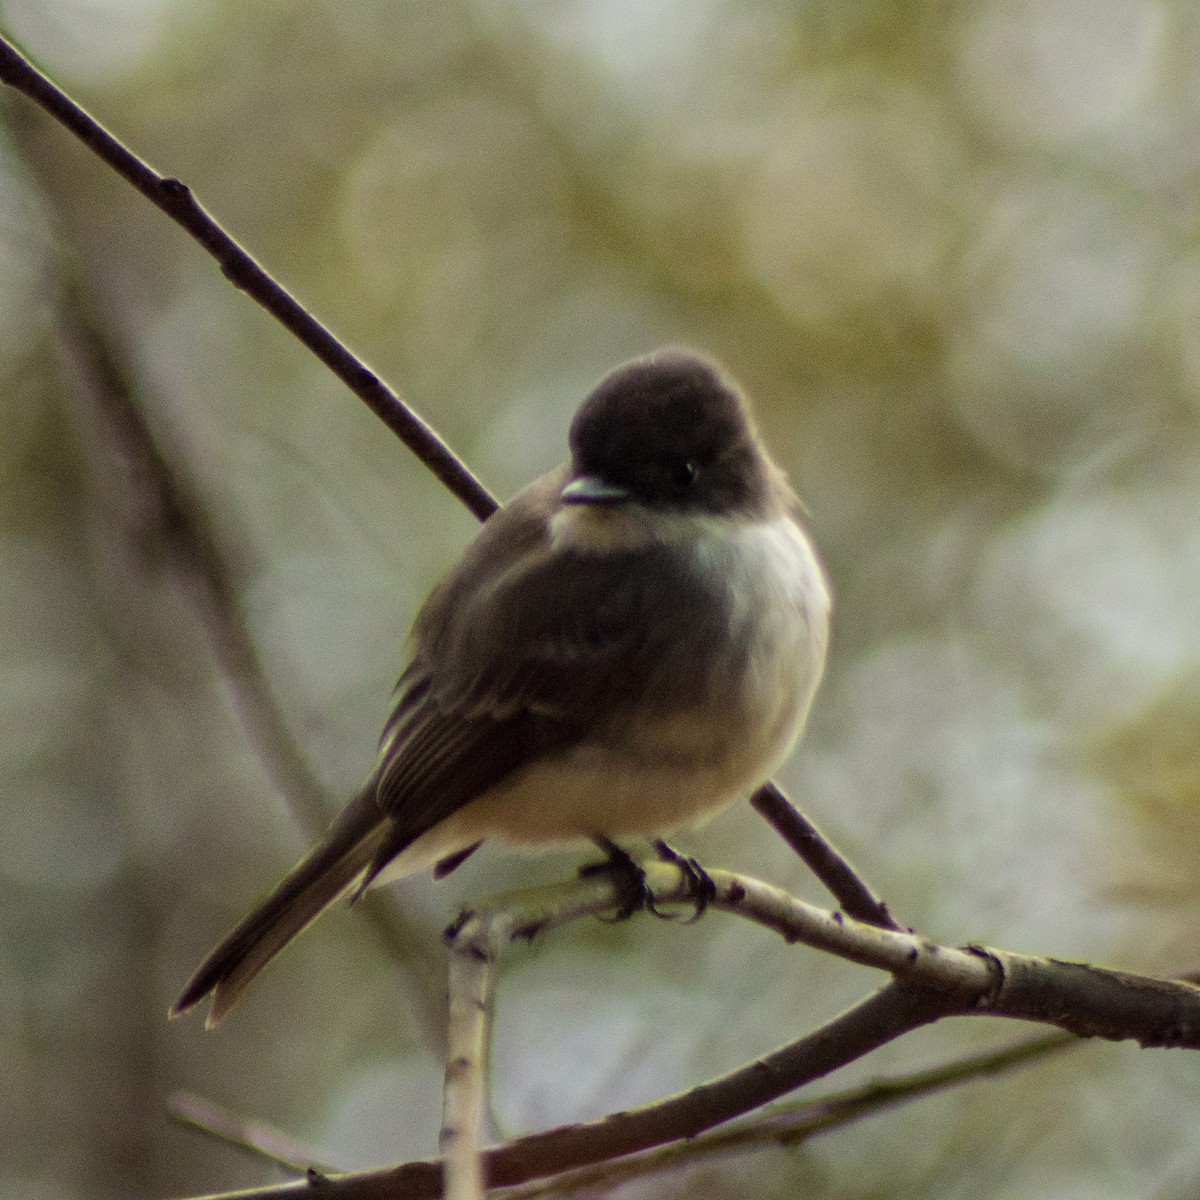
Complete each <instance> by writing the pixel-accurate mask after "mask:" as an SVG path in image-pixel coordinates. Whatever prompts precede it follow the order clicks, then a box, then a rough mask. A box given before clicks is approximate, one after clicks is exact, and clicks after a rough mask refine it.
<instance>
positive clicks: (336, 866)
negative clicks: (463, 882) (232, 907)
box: [171, 797, 388, 1029]
mask: <svg viewBox="0 0 1200 1200" xmlns="http://www.w3.org/2000/svg"><path fill="white" fill-rule="evenodd" d="M362 799H363V798H362V797H360V803H358V804H356V803H352V804H351V805H350V806H349V807H348V808H347V810H346V811H345V812H343V814H342V816H341V817H340V818H339V819H338V820H337V821H335V822H334V825H333V827H332V828H331V829H330V831H329V833H328V835H327V836H326V837H325V839H324V840H323V841H322V842H321V844H320V845H318V846H317V847H316V848H315V849H314V850H313V851H312V853H311V854H309V855H308V857H307V858H305V859H304V860H303V861H302V862H300V864H299V865H298V866H297V867H296V868H295V869H294V870H292V871H291V872H290V873H289V874H288V875H286V876H285V877H284V878H283V879H282V880H281V881H280V883H279V885H278V886H277V887H276V888H275V889H274V891H272V892H271V894H270V895H269V896H267V898H266V899H265V900H263V902H262V903H261V904H259V905H258V906H257V907H256V908H255V909H254V910H253V911H252V912H251V913H250V914H249V915H248V916H247V917H246V918H245V919H244V920H243V921H241V923H240V924H238V926H237V927H236V928H235V929H234V930H233V931H232V932H231V933H230V934H228V936H226V937H225V938H224V939H223V940H222V941H221V943H220V944H219V945H218V946H217V947H216V949H214V950H213V952H212V953H211V954H210V955H209V956H208V957H207V958H206V959H205V960H204V961H203V962H202V963H201V964H200V966H199V967H197V969H196V973H195V974H194V975H193V976H192V978H191V979H190V980H189V981H188V983H187V986H186V987H185V988H184V989H183V991H182V993H180V996H179V999H178V1000H176V1001H175V1003H174V1004H173V1005H172V1006H171V1016H172V1017H177V1016H179V1015H180V1014H181V1013H185V1012H187V1010H188V1009H190V1008H192V1007H193V1006H194V1005H196V1004H198V1003H199V1002H200V1001H201V1000H203V999H204V997H205V996H207V995H208V994H209V993H210V992H212V993H214V994H213V1000H212V1007H211V1008H210V1009H209V1013H208V1018H207V1020H206V1021H205V1026H206V1028H208V1029H212V1028H213V1027H214V1026H216V1025H218V1024H219V1023H220V1022H221V1021H222V1020H223V1019H224V1018H225V1016H226V1015H227V1014H228V1012H229V1010H230V1009H231V1008H232V1007H233V1006H234V1004H236V1003H237V1001H238V999H239V998H240V996H241V994H242V992H243V991H245V989H246V987H247V985H248V984H249V983H250V981H251V980H252V979H253V978H254V977H255V976H256V975H257V974H258V973H259V971H261V970H262V969H263V967H265V966H266V965H267V963H269V962H270V961H271V959H273V958H274V957H275V955H276V954H278V953H279V952H280V950H282V949H283V948H284V946H286V945H287V944H288V942H290V941H291V940H292V938H294V937H295V936H296V935H297V934H299V933H300V932H301V931H302V930H304V929H305V928H306V927H307V926H308V925H309V924H311V923H312V922H313V921H314V920H315V919H316V918H317V917H318V916H320V914H321V913H322V912H323V911H324V910H325V909H326V908H328V907H329V905H331V904H332V903H333V902H334V901H335V900H337V898H338V897H339V896H341V895H342V894H343V893H345V892H347V891H349V889H350V888H351V887H353V886H354V884H355V883H356V882H357V881H358V879H359V878H360V876H362V874H363V872H364V871H365V870H366V869H367V867H368V866H369V865H370V864H371V860H372V858H373V857H374V855H375V851H376V849H377V848H378V846H379V844H380V842H381V841H382V840H383V839H384V837H385V836H386V835H387V829H388V822H386V821H379V819H378V809H377V808H376V809H375V812H374V819H373V820H370V821H369V822H368V821H364V820H362V817H363V816H365V815H366V814H364V813H363V811H362V807H361V806H360V805H361V801H362ZM356 808H357V809H358V813H355V812H354V811H353V810H355V809H356ZM355 816H357V817H358V818H359V819H358V820H357V821H356V820H354V819H353V818H354V817H355ZM348 818H351V819H348ZM356 826H357V828H356Z"/></svg>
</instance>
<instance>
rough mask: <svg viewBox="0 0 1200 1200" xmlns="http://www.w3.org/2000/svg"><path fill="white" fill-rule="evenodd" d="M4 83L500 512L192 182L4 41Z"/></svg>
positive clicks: (472, 499)
mask: <svg viewBox="0 0 1200 1200" xmlns="http://www.w3.org/2000/svg"><path fill="white" fill-rule="evenodd" d="M0 82H3V83H6V84H8V86H9V87H11V88H14V89H16V90H17V91H18V92H22V93H23V94H24V95H26V96H28V97H29V99H31V100H32V101H33V102H34V103H35V104H37V105H38V106H39V107H41V108H42V109H44V110H45V111H46V112H47V113H49V114H50V115H51V116H52V117H53V118H54V119H55V120H56V121H58V122H59V123H60V124H62V125H63V126H65V127H66V128H67V129H69V130H70V131H71V132H72V133H73V134H74V135H75V136H76V137H77V138H78V139H79V140H80V141H81V142H83V144H84V145H85V146H87V147H88V149H90V150H91V151H92V152H93V153H95V154H96V155H98V156H99V157H100V158H101V159H103V160H104V162H106V163H107V164H108V165H109V166H110V167H112V169H113V170H114V171H116V172H117V174H118V175H120V176H121V178H122V179H125V180H126V181H127V182H128V183H130V184H132V185H133V186H134V187H135V188H137V190H138V191H139V192H141V193H142V195H143V196H145V197H146V199H147V200H149V201H150V203H151V204H153V205H154V206H155V207H156V208H158V209H159V210H160V211H161V212H163V213H165V214H166V215H167V216H168V217H170V218H171V220H172V221H174V222H175V223H176V224H177V225H179V226H180V227H181V228H182V229H184V230H185V231H186V232H187V233H189V234H191V236H192V237H193V238H194V239H195V240H196V241H197V242H199V243H200V245H201V246H203V247H204V249H205V250H207V251H208V253H209V254H211V255H212V257H213V258H215V259H216V261H217V263H218V265H219V266H220V268H221V271H222V273H223V274H224V275H225V277H226V278H227V279H228V280H229V281H230V283H232V284H233V286H234V287H236V288H238V289H239V290H241V291H243V292H245V293H246V295H247V296H249V297H250V298H251V299H252V300H254V301H255V302H256V303H258V304H260V305H261V306H262V307H263V308H265V309H266V310H267V312H269V313H270V314H271V315H272V316H273V317H274V318H275V319H276V320H277V321H279V323H280V324H281V325H283V326H284V327H285V328H286V329H288V330H290V331H291V333H292V334H294V335H295V336H296V338H298V339H299V340H300V341H301V342H302V343H303V344H304V345H305V346H307V347H308V348H309V350H311V351H312V352H313V354H315V355H316V356H317V357H318V358H319V359H320V360H321V361H322V362H323V363H324V364H325V365H326V366H327V367H328V368H329V369H330V370H331V371H332V372H333V373H334V374H335V375H336V376H337V377H338V378H339V379H341V380H342V382H343V383H345V384H346V386H347V387H348V388H350V390H351V391H352V392H354V394H355V395H356V396H358V398H359V399H360V400H362V401H363V403H364V404H366V405H367V407H368V408H370V410H371V411H372V412H373V413H374V414H375V415H376V416H377V417H378V418H379V419H380V420H381V421H382V422H383V423H384V424H385V425H386V426H387V427H388V428H389V429H390V430H391V431H392V432H393V433H394V434H395V435H396V436H397V437H398V438H399V439H400V440H401V441H402V442H403V443H404V444H405V445H406V446H407V447H408V448H409V449H410V450H411V451H412V452H413V453H414V454H415V455H416V456H417V458H419V459H420V460H421V462H423V463H424V464H425V465H426V466H427V467H428V468H429V469H430V470H431V471H432V472H433V473H434V475H436V476H437V477H438V479H440V480H441V482H442V483H443V484H444V485H445V486H446V487H447V488H449V490H450V491H451V492H452V493H453V494H454V495H455V496H457V497H458V498H459V500H461V501H462V502H463V504H465V505H466V506H467V508H468V509H470V511H471V512H473V513H474V514H475V515H476V516H477V517H479V519H480V520H483V519H484V518H486V517H489V516H490V515H491V514H492V513H493V512H494V511H495V510H496V507H497V504H496V501H495V499H493V497H492V496H491V495H490V494H489V492H488V491H487V489H486V488H485V487H484V486H483V484H482V483H480V482H479V480H478V479H476V478H475V476H474V475H473V474H472V473H471V471H470V470H468V468H467V467H466V465H465V464H464V463H463V462H462V460H461V459H460V458H458V456H457V455H455V454H454V452H453V451H452V450H451V449H450V447H449V446H447V445H446V443H445V442H443V441H442V439H441V438H440V437H439V436H438V435H437V433H435V432H434V430H433V429H432V428H431V427H430V426H429V425H428V424H426V422H425V421H423V420H422V419H421V418H420V417H419V416H418V415H417V414H416V413H415V412H413V411H412V409H410V408H409V407H408V405H406V404H405V403H404V401H403V400H401V399H400V397H399V396H398V395H397V394H396V393H395V392H394V391H393V390H392V389H391V388H390V387H388V385H387V384H386V383H384V382H383V380H382V379H380V378H379V376H378V375H376V374H375V373H374V371H372V370H371V369H370V368H369V367H368V366H367V365H366V363H364V362H363V361H362V359H360V358H358V357H357V356H355V355H354V354H352V353H351V352H350V350H349V349H348V348H347V347H346V346H345V345H344V344H343V343H342V342H341V341H339V340H338V339H337V338H336V337H334V335H333V334H332V333H331V332H330V331H329V330H328V329H327V328H326V327H325V326H324V325H322V324H321V322H320V321H318V320H317V319H316V317H314V316H313V315H312V314H311V313H310V312H309V311H308V310H307V309H306V308H304V306H303V305H302V304H301V303H300V302H299V301H298V300H297V299H296V298H295V297H294V296H293V295H292V294H291V293H290V292H289V291H288V290H287V289H286V288H284V287H283V286H282V284H280V283H278V282H276V280H274V279H272V278H271V276H270V275H268V274H267V272H266V271H265V270H264V269H263V268H262V266H261V265H260V264H259V263H258V262H256V261H255V259H254V258H253V257H252V256H251V255H250V254H249V253H248V252H247V251H246V250H245V249H243V248H242V246H240V245H239V244H238V242H237V241H236V240H235V239H234V238H233V237H232V236H231V235H230V234H229V233H228V232H227V231H226V230H225V229H224V228H222V227H221V225H220V224H218V222H217V221H216V220H215V219H214V218H213V217H212V216H211V215H210V214H209V213H208V212H207V211H206V210H205V209H204V207H203V206H202V205H201V204H200V202H199V201H198V200H197V199H196V198H195V196H193V195H192V192H191V189H190V188H188V186H187V185H186V184H185V183H182V182H181V181H180V180H178V179H172V178H170V177H169V176H164V175H160V174H159V173H158V172H157V171H155V170H154V169H153V168H152V167H151V166H150V165H149V164H148V163H146V162H145V161H144V160H143V159H141V158H139V157H138V156H137V155H136V154H134V153H133V151H132V150H130V149H129V148H128V147H127V146H125V145H124V144H122V143H121V142H120V141H118V140H117V138H116V137H114V136H113V135H112V134H111V133H109V131H108V130H107V129H105V128H104V127H103V126H102V125H101V124H100V123H99V122H98V121H97V120H96V119H95V118H94V117H93V116H92V115H91V114H90V113H88V112H87V111H85V110H84V109H83V108H82V107H81V106H80V105H78V104H76V103H75V101H74V100H72V99H71V98H70V97H69V96H68V95H67V94H66V93H65V92H64V91H62V90H61V89H60V88H58V87H56V86H55V85H54V84H53V83H52V82H51V81H50V80H49V79H48V78H47V77H46V76H45V75H43V74H42V72H41V71H39V70H38V69H37V68H36V67H35V66H34V65H33V64H32V63H31V62H30V61H29V60H28V59H27V58H25V57H24V56H23V55H22V54H21V53H20V52H19V51H18V50H17V48H16V47H15V46H14V45H13V44H12V43H11V42H10V41H8V40H7V39H5V38H4V37H2V36H0Z"/></svg>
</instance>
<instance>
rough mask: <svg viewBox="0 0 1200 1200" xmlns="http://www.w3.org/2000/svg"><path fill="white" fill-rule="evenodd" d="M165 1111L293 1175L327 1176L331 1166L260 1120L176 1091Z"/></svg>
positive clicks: (180, 1120)
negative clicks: (312, 1174) (252, 1119)
mask: <svg viewBox="0 0 1200 1200" xmlns="http://www.w3.org/2000/svg"><path fill="white" fill-rule="evenodd" d="M167 1112H168V1114H169V1115H170V1116H171V1117H173V1118H174V1119H175V1120H176V1121H178V1122H179V1123H180V1124H181V1125H187V1126H190V1127H191V1128H192V1129H195V1130H198V1131H199V1132H200V1133H203V1134H205V1135H206V1136H208V1137H211V1138H215V1139H216V1140H218V1141H221V1142H224V1143H225V1144H226V1145H232V1146H236V1147H237V1148H238V1149H239V1150H242V1151H244V1152H245V1153H247V1154H249V1155H252V1156H253V1157H254V1158H257V1159H266V1160H267V1162H270V1163H273V1164H274V1165H275V1166H277V1167H279V1168H280V1169H281V1170H283V1171H286V1172H288V1173H289V1174H293V1175H306V1174H309V1173H310V1172H314V1171H315V1172H317V1173H318V1174H322V1175H324V1174H328V1173H329V1172H330V1171H332V1170H333V1168H332V1167H330V1166H328V1165H326V1164H324V1163H322V1162H321V1161H320V1160H319V1159H318V1158H317V1156H316V1155H315V1154H314V1152H313V1151H312V1150H310V1149H309V1148H308V1147H307V1146H305V1145H303V1144H301V1143H300V1142H298V1141H296V1140H295V1139H294V1138H290V1137H288V1136H287V1135H286V1134H283V1133H280V1132H279V1130H278V1129H274V1128H272V1127H271V1126H270V1125H264V1124H263V1123H262V1122H261V1121H251V1120H249V1119H248V1118H246V1117H243V1116H240V1115H239V1114H238V1113H235V1112H231V1111H230V1110H229V1109H227V1108H223V1107H222V1106H221V1105H219V1104H214V1103H213V1102H212V1101H211V1100H205V1099H204V1098H203V1097H202V1096H195V1095H193V1094H192V1093H190V1092H176V1093H175V1094H174V1095H173V1096H170V1097H168V1098H167Z"/></svg>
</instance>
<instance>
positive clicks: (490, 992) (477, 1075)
mask: <svg viewBox="0 0 1200 1200" xmlns="http://www.w3.org/2000/svg"><path fill="white" fill-rule="evenodd" d="M464 932H465V931H464ZM495 981H496V959H495V956H494V955H493V954H492V953H490V952H489V948H488V946H487V940H486V935H485V936H484V937H479V936H475V935H473V934H471V933H468V934H467V935H466V936H462V934H460V936H459V937H458V938H456V939H455V941H454V944H453V946H452V947H451V954H450V969H449V979H448V984H447V989H446V990H447V995H448V997H449V1006H450V1019H449V1021H448V1023H447V1034H446V1079H445V1087H444V1089H443V1093H442V1128H441V1131H440V1133H439V1135H438V1149H439V1150H440V1151H441V1155H442V1162H443V1163H444V1164H445V1166H444V1170H445V1173H446V1174H445V1178H446V1200H483V1196H484V1195H485V1192H486V1188H485V1185H484V1178H483V1165H482V1161H481V1159H480V1148H481V1146H482V1144H483V1128H482V1127H483V1113H484V1096H485V1094H486V1080H487V1066H488V1064H487V1049H488V1042H489V1040H490V1035H491V1026H492V1018H493V1008H492V1005H493V1002H494V998H495V987H496V982H495Z"/></svg>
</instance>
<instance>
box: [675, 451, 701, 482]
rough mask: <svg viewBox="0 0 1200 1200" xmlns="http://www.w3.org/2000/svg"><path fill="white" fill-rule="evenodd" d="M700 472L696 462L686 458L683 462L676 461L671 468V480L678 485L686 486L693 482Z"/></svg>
mask: <svg viewBox="0 0 1200 1200" xmlns="http://www.w3.org/2000/svg"><path fill="white" fill-rule="evenodd" d="M699 474H700V468H699V467H698V466H697V465H696V463H695V462H694V461H693V460H692V459H690V458H688V459H684V461H683V462H680V463H676V464H675V465H674V466H673V467H672V468H671V482H672V483H677V484H678V485H679V486H680V487H686V486H687V485H688V484H689V483H695V481H696V476H697V475H699Z"/></svg>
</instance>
